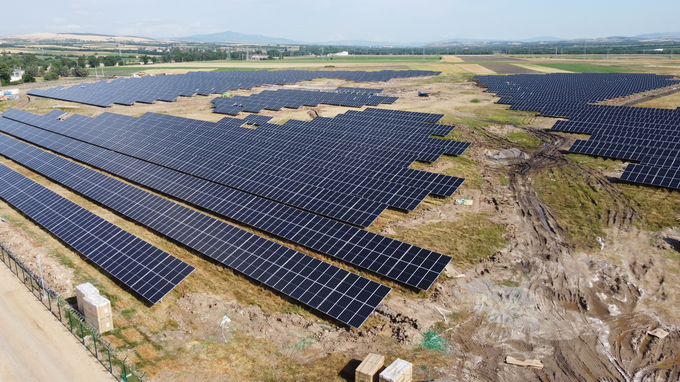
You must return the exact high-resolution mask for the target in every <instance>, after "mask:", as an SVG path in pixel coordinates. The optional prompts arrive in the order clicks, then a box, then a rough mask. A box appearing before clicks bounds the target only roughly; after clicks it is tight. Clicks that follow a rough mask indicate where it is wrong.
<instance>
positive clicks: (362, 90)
mask: <svg viewBox="0 0 680 382" xmlns="http://www.w3.org/2000/svg"><path fill="white" fill-rule="evenodd" d="M383 90H384V89H372V88H351V87H346V86H340V87H339V88H337V89H335V91H336V92H338V93H350V94H371V95H378V94H380V93H382V92H383Z"/></svg>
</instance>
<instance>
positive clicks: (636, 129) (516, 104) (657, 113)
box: [477, 73, 680, 189]
mask: <svg viewBox="0 0 680 382" xmlns="http://www.w3.org/2000/svg"><path fill="white" fill-rule="evenodd" d="M672 78H673V76H667V75H665V76H662V75H655V74H629V73H625V74H623V73H617V74H580V75H577V74H561V75H544V76H534V75H516V76H502V77H501V76H483V77H477V79H478V80H479V81H480V82H481V83H484V84H486V85H487V86H488V87H489V91H496V92H497V93H498V95H500V96H502V98H501V100H500V101H499V103H507V104H511V105H512V107H511V109H515V110H527V111H538V112H540V113H541V115H544V116H553V117H564V118H569V120H568V121H557V122H556V123H555V125H554V126H553V128H552V130H555V131H563V132H570V133H580V134H590V135H591V137H590V139H588V140H576V142H574V144H573V145H572V146H571V148H570V149H569V151H570V152H572V153H578V154H586V155H594V156H600V157H605V158H614V159H621V160H631V161H637V162H640V164H629V165H628V166H627V167H626V169H625V171H624V173H623V175H621V179H622V180H624V181H628V182H632V183H640V184H646V185H653V186H661V187H668V188H673V189H680V161H678V159H679V148H680V141H679V140H678V137H679V136H680V133H679V131H680V110H679V109H675V110H669V109H651V108H637V107H627V106H609V105H593V104H591V103H593V102H598V101H603V100H606V99H611V98H618V97H625V96H628V95H632V94H636V93H642V92H646V91H650V90H654V89H660V88H664V87H668V86H678V85H680V81H679V80H673V79H672Z"/></svg>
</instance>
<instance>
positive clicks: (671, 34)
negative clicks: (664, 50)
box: [633, 32, 680, 38]
mask: <svg viewBox="0 0 680 382" xmlns="http://www.w3.org/2000/svg"><path fill="white" fill-rule="evenodd" d="M633 37H635V38H668V37H680V32H666V33H648V34H641V35H637V36H633Z"/></svg>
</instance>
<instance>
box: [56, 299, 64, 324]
mask: <svg viewBox="0 0 680 382" xmlns="http://www.w3.org/2000/svg"><path fill="white" fill-rule="evenodd" d="M57 310H59V322H61V323H62V324H63V323H64V321H63V320H62V319H61V304H60V303H59V298H58V297H57Z"/></svg>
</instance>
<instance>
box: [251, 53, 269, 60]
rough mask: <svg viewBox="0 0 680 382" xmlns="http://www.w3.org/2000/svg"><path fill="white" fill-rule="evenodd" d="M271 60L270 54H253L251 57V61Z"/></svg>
mask: <svg viewBox="0 0 680 382" xmlns="http://www.w3.org/2000/svg"><path fill="white" fill-rule="evenodd" d="M268 58H269V55H268V54H253V55H252V56H250V59H251V60H266V59H268Z"/></svg>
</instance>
